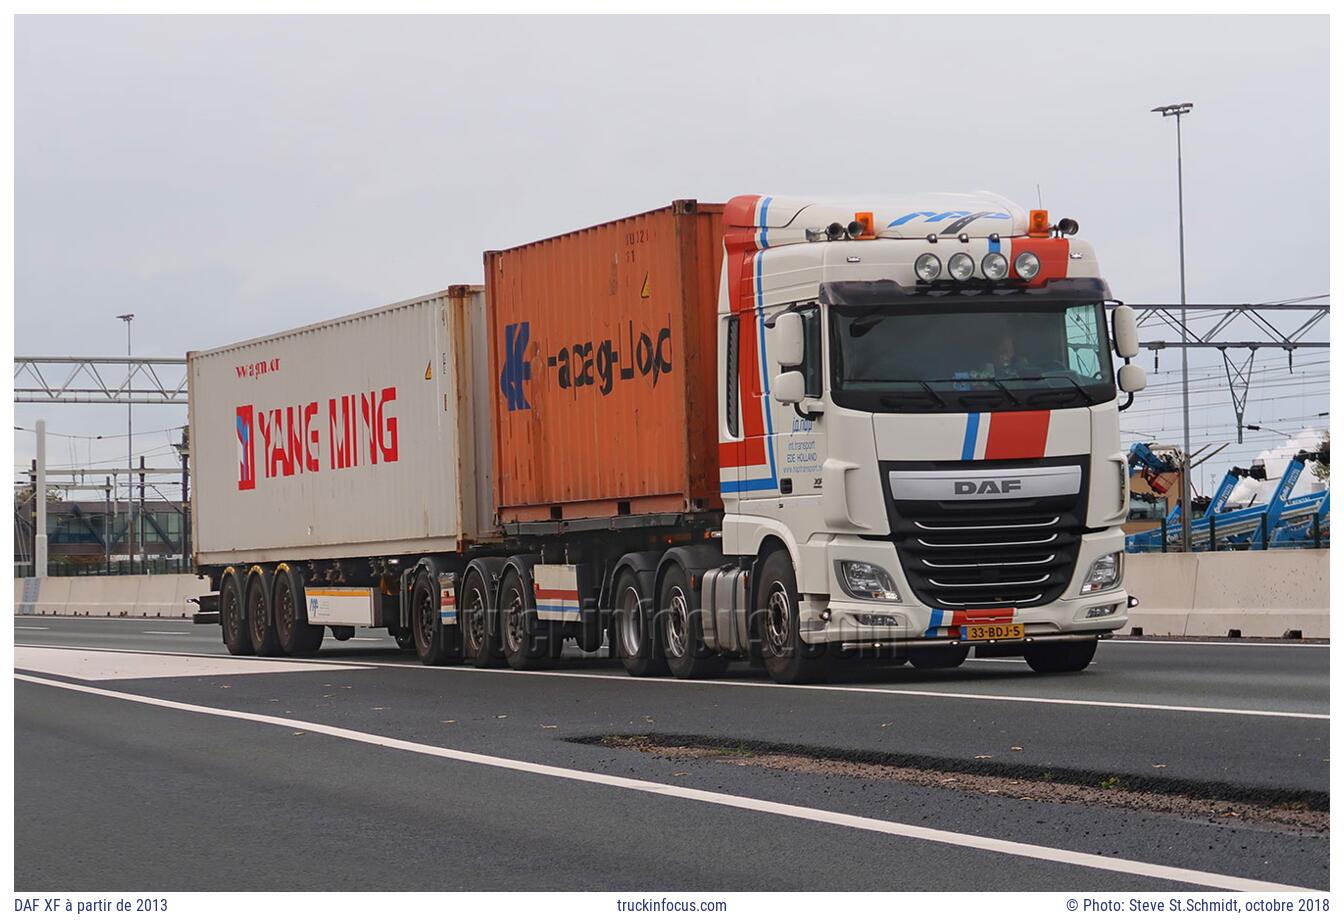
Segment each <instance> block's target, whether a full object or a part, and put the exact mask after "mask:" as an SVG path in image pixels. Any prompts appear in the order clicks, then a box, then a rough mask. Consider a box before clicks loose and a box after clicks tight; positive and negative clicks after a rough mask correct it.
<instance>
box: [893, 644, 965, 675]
mask: <svg viewBox="0 0 1344 920" xmlns="http://www.w3.org/2000/svg"><path fill="white" fill-rule="evenodd" d="M970 653H971V647H970V646H969V645H948V646H943V647H941V648H912V649H909V650H907V651H906V654H905V657H906V659H907V660H908V661H909V662H910V664H911V665H912V666H913V667H914V668H915V669H916V670H920V671H937V670H941V669H947V668H959V667H961V665H962V662H964V661H965V660H966V656H967V655H969V654H970Z"/></svg>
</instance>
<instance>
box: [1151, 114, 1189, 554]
mask: <svg viewBox="0 0 1344 920" xmlns="http://www.w3.org/2000/svg"><path fill="white" fill-rule="evenodd" d="M1194 107H1195V104H1194V103H1193V102H1178V103H1176V104H1175V105H1160V106H1158V107H1157V108H1155V109H1153V111H1154V112H1157V113H1159V114H1161V116H1162V117H1163V118H1166V117H1168V116H1170V115H1174V116H1176V215H1177V225H1178V227H1179V235H1180V252H1181V342H1182V344H1184V343H1186V342H1188V341H1189V337H1190V332H1189V328H1188V327H1187V326H1186V324H1185V177H1184V171H1183V167H1182V163H1181V116H1182V115H1188V114H1190V110H1191V109H1193V108H1194ZM1181 422H1182V426H1183V430H1184V435H1185V444H1184V447H1185V450H1184V452H1183V454H1182V456H1181V552H1185V553H1188V552H1190V349H1188V348H1182V349H1181Z"/></svg>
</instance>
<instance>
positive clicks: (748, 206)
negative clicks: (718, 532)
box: [719, 196, 779, 494]
mask: <svg viewBox="0 0 1344 920" xmlns="http://www.w3.org/2000/svg"><path fill="white" fill-rule="evenodd" d="M770 201H771V199H770V198H768V197H767V198H757V197H751V196H747V197H741V198H734V199H733V200H732V201H731V202H729V204H728V206H727V207H726V208H725V209H724V219H725V223H726V224H728V229H727V230H726V232H725V233H724V245H725V248H726V250H727V252H726V254H725V259H726V264H727V266H728V290H729V296H730V297H731V298H732V303H733V312H734V313H735V314H737V316H738V317H739V321H738V361H737V390H738V406H739V407H740V410H739V411H740V412H741V425H742V439H741V440H738V441H724V442H722V443H720V445H719V491H720V492H721V493H725V494H733V493H741V492H757V491H764V490H775V489H778V488H779V473H778V468H777V466H776V462H775V444H774V433H775V432H774V419H773V418H772V415H771V405H770V374H769V372H768V361H767V357H766V349H765V295H764V292H763V285H762V279H761V270H762V266H761V263H762V258H763V255H764V250H765V249H767V248H769V245H770V237H769V229H768V228H767V227H766V226H765V223H766V215H767V214H768V212H769V209H770ZM738 228H740V229H738ZM744 231H745V232H744ZM758 386H759V392H758V391H757V387H758Z"/></svg>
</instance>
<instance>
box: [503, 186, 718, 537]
mask: <svg viewBox="0 0 1344 920" xmlns="http://www.w3.org/2000/svg"><path fill="white" fill-rule="evenodd" d="M722 221H723V206H722V205H717V204H698V203H697V202H694V201H678V202H674V203H673V205H672V206H670V207H667V208H662V209H659V210H656V211H650V212H648V213H645V214H639V215H635V216H633V217H628V218H624V219H622V220H616V221H612V222H610V223H606V224H601V225H599V226H596V227H590V228H588V229H585V230H579V231H576V232H573V233H567V234H564V235H563V236H558V237H554V238H552V239H547V240H541V241H539V242H536V243H530V244H528V245H525V246H520V247H517V248H515V249H509V250H504V251H500V252H488V253H486V258H485V263H486V306H487V313H488V319H489V332H490V337H491V373H492V378H493V380H494V382H495V383H496V386H495V387H494V388H493V394H494V401H495V406H494V421H495V472H496V476H495V486H496V492H497V500H498V507H499V519H500V520H501V521H502V522H506V523H509V522H519V521H538V520H554V519H571V518H584V517H608V516H614V515H625V514H641V513H654V512H682V511H695V510H701V509H707V508H713V507H718V506H719V505H720V501H719V492H718V454H717V451H718V447H717V432H716V427H715V421H714V420H715V405H716V401H715V379H716V377H715V366H716V359H715V303H716V298H717V294H718V279H719V266H720V265H721V262H722V246H723V229H722Z"/></svg>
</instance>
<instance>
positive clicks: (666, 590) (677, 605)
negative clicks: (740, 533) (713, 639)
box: [658, 562, 728, 680]
mask: <svg viewBox="0 0 1344 920" xmlns="http://www.w3.org/2000/svg"><path fill="white" fill-rule="evenodd" d="M658 595H659V596H658V627H659V630H660V632H661V639H662V647H663V657H664V658H666V659H667V667H668V670H670V671H671V672H672V675H673V676H674V677H680V678H682V679H683V680H696V679H700V678H706V677H721V676H722V675H723V672H724V671H725V670H727V668H728V659H727V658H725V657H723V656H722V655H718V654H715V653H714V652H711V651H710V650H709V649H708V648H707V647H706V646H705V636H704V632H703V627H702V625H701V619H700V618H701V617H702V616H704V610H703V608H702V607H701V605H700V591H699V589H697V588H695V587H693V586H692V584H691V577H690V575H689V574H688V573H687V571H686V569H684V568H683V567H682V565H681V563H680V562H674V563H671V564H670V565H668V567H667V568H666V569H664V570H663V581H662V584H661V586H660V587H659V591H658Z"/></svg>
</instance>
